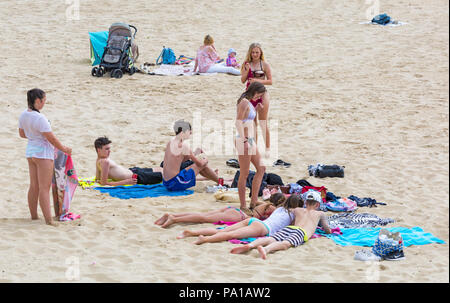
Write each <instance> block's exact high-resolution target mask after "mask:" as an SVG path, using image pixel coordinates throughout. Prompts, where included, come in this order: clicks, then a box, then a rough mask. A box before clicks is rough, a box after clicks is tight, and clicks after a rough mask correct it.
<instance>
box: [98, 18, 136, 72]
mask: <svg viewBox="0 0 450 303" xmlns="http://www.w3.org/2000/svg"><path fill="white" fill-rule="evenodd" d="M131 29H134V34H133V33H132V31H131ZM136 32H137V29H136V27H134V26H133V25H128V24H125V23H113V24H112V25H111V26H110V27H109V33H108V41H107V42H106V43H107V45H106V47H105V50H104V52H103V56H102V60H101V62H100V65H99V66H98V67H94V68H93V69H92V71H91V74H92V76H97V77H103V75H104V74H106V73H107V72H111V77H114V78H117V79H119V78H122V76H123V74H124V73H125V72H126V73H129V74H130V75H132V74H134V73H135V72H136V71H137V69H136V67H135V66H134V62H135V61H136V59H137V57H138V56H139V50H138V47H137V45H136V44H135V42H134V38H135V36H136Z"/></svg>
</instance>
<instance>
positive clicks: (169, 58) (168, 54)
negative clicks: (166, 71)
mask: <svg viewBox="0 0 450 303" xmlns="http://www.w3.org/2000/svg"><path fill="white" fill-rule="evenodd" d="M176 60H177V57H175V53H174V51H173V49H171V48H169V47H167V48H166V47H165V46H163V49H162V51H161V54H159V57H158V59H156V64H175V61H176Z"/></svg>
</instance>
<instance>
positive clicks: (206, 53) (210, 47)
mask: <svg viewBox="0 0 450 303" xmlns="http://www.w3.org/2000/svg"><path fill="white" fill-rule="evenodd" d="M219 60H220V57H219V55H218V54H217V51H216V48H215V47H214V39H213V38H212V37H211V36H210V35H206V36H205V39H204V40H203V45H202V46H200V48H199V49H198V50H197V56H196V57H195V65H194V73H196V72H197V70H198V72H199V73H229V74H233V75H240V74H241V72H240V71H239V70H238V69H235V68H234V67H232V66H226V65H223V64H219V63H217V61H219Z"/></svg>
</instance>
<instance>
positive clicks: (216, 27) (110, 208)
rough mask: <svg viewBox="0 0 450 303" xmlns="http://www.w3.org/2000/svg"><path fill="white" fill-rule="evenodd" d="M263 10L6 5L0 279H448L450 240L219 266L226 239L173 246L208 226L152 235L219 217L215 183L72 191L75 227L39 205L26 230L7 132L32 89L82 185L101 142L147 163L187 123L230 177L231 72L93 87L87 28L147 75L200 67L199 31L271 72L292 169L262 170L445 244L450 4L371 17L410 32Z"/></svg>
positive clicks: (344, 17)
mask: <svg viewBox="0 0 450 303" xmlns="http://www.w3.org/2000/svg"><path fill="white" fill-rule="evenodd" d="M103 2H107V3H108V4H107V5H105V4H101V3H103ZM216 2H217V3H216ZM261 2H263V3H264V4H260V1H242V2H241V1H238V2H233V4H232V5H230V2H229V1H214V4H212V3H213V2H206V1H205V3H201V4H200V3H199V2H198V1H171V4H173V6H172V7H169V6H167V5H161V3H162V1H147V0H135V1H118V0H116V1H88V0H81V1H80V2H79V18H78V19H79V20H72V19H73V18H72V17H73V16H74V15H73V12H72V10H71V7H70V6H69V5H68V4H65V2H64V1H43V0H36V1H1V2H0V24H1V25H2V37H3V43H0V62H2V67H1V69H0V87H1V89H0V94H1V96H0V102H1V106H2V113H1V121H2V124H3V127H2V131H0V143H1V144H0V155H1V162H0V180H1V181H2V184H3V190H2V191H1V194H0V234H1V236H0V260H1V261H0V282H68V281H72V280H71V279H74V280H75V281H80V282H449V249H448V244H444V245H439V244H431V245H425V246H411V247H407V248H406V249H405V256H406V259H405V260H403V261H400V262H387V261H384V262H381V263H365V262H361V261H355V260H353V256H354V253H355V251H357V250H360V249H362V247H356V246H348V247H341V246H338V245H336V244H335V243H334V242H333V241H332V240H330V239H325V238H321V239H314V240H311V241H310V242H308V243H307V244H306V245H304V246H302V247H299V248H296V249H290V250H288V251H282V252H278V253H276V254H273V255H269V258H268V259H267V260H265V261H264V260H261V259H260V258H259V256H258V254H257V252H256V251H254V252H251V253H249V254H247V255H239V256H236V255H232V254H230V253H229V251H230V249H231V248H233V247H235V246H234V244H231V243H228V242H223V243H215V244H205V245H202V246H196V245H194V244H192V242H193V241H194V239H193V238H190V239H183V240H177V239H176V236H177V235H178V234H180V232H181V231H182V230H184V229H186V228H197V227H209V226H211V224H200V225H188V224H184V225H175V226H173V227H171V228H169V229H162V228H160V227H159V226H156V225H154V224H153V222H154V221H155V220H156V219H157V218H158V217H159V216H161V215H162V214H163V213H164V212H181V211H208V210H214V209H218V208H219V207H223V206H224V205H229V204H224V203H223V202H217V201H216V200H215V199H214V197H213V195H212V194H208V193H206V192H205V187H206V186H207V185H211V182H198V185H197V186H196V187H195V188H194V190H195V193H194V195H190V196H183V197H174V198H168V197H161V198H145V199H131V200H120V199H117V198H112V197H110V196H109V195H106V194H101V193H99V192H98V191H94V190H82V189H81V188H78V189H77V192H76V194H75V199H74V201H73V205H72V209H71V211H72V212H74V213H77V214H81V216H82V219H81V220H77V221H74V222H70V223H60V224H58V226H57V227H56V228H55V227H49V226H46V225H45V224H44V222H43V217H42V215H41V212H40V210H39V214H40V216H41V219H40V221H34V222H32V221H31V220H30V219H29V211H28V206H27V187H28V184H29V182H28V178H29V177H28V167H27V162H26V159H25V147H26V140H23V139H21V138H19V136H18V129H17V128H18V127H17V125H18V117H19V115H20V113H21V112H22V111H23V110H24V109H25V108H26V91H27V90H29V89H31V88H34V87H39V88H41V89H43V90H45V91H46V92H47V100H48V103H47V105H46V106H45V108H44V110H43V111H42V112H43V114H44V115H45V116H46V117H47V118H48V119H49V120H50V121H51V124H52V128H53V131H54V133H55V134H56V135H57V137H58V138H59V139H60V140H61V141H62V142H63V143H64V144H66V145H69V146H71V147H72V148H73V158H74V161H75V165H76V169H77V172H78V175H79V176H81V177H90V176H92V175H94V174H95V158H96V153H95V150H94V148H93V142H94V140H95V139H96V138H97V137H98V136H103V135H106V136H108V137H110V139H111V140H112V141H113V153H112V158H113V159H114V160H115V161H116V162H118V163H120V164H122V165H124V166H127V167H130V166H135V165H136V166H141V167H152V166H156V165H158V164H159V163H160V161H161V160H162V158H163V155H164V146H165V143H166V142H167V141H168V140H169V139H170V137H171V135H172V130H171V127H172V124H173V122H174V121H175V120H177V119H180V118H184V119H186V120H188V121H191V122H192V121H193V120H194V119H198V121H201V124H199V123H197V124H194V133H195V134H197V136H198V135H199V134H200V135H201V136H200V138H201V139H202V145H203V147H204V148H205V150H206V152H207V153H208V152H209V161H210V164H211V166H212V167H214V168H218V169H219V170H220V173H221V174H222V175H224V176H225V177H227V178H232V177H233V176H234V173H235V169H233V168H229V167H227V166H226V165H225V161H226V160H227V159H229V158H234V157H235V156H234V155H233V154H229V153H226V152H225V141H224V140H225V139H223V138H224V136H222V135H223V134H224V129H225V126H226V125H227V124H226V123H229V124H230V123H231V124H232V123H234V118H235V110H236V107H235V104H236V99H237V97H238V96H239V94H240V93H241V92H242V91H243V88H244V85H243V84H241V82H240V79H239V77H234V76H230V75H224V74H219V75H210V76H193V77H169V76H168V77H163V76H150V75H144V74H135V75H133V76H128V75H125V76H124V77H123V78H122V79H120V80H116V79H111V78H110V77H109V76H107V77H104V78H96V77H92V76H91V75H90V72H91V66H90V62H89V37H88V32H90V31H91V32H95V31H102V30H107V29H108V27H109V25H110V24H111V23H113V22H117V21H123V22H128V23H130V24H133V25H135V26H136V27H137V28H138V33H137V37H136V39H137V43H138V45H139V49H140V58H139V60H138V64H140V63H143V62H144V61H149V62H154V60H155V59H156V58H157V56H158V55H159V53H160V51H161V48H162V46H163V45H164V46H168V47H171V48H173V50H174V51H175V54H176V55H177V56H178V55H180V54H183V55H186V56H195V52H196V49H197V48H198V47H199V46H200V44H201V43H202V41H203V37H204V35H205V34H210V35H212V36H213V37H214V39H215V41H216V43H215V46H216V48H217V50H218V51H219V53H220V55H221V56H222V57H225V56H226V53H227V50H228V49H229V48H230V47H233V48H235V49H236V51H237V57H238V60H239V61H241V62H242V60H243V58H244V56H245V53H246V51H247V48H248V46H249V44H250V43H252V42H260V43H261V44H262V47H263V50H264V52H265V56H266V60H267V61H268V62H269V64H270V65H271V66H272V70H273V85H272V86H270V87H268V90H269V93H270V97H271V108H270V115H269V117H270V123H271V129H272V132H273V138H272V142H273V150H275V149H277V150H278V155H275V156H274V157H277V158H281V159H283V160H285V161H287V162H291V163H292V166H291V167H290V168H288V169H282V168H275V167H267V171H268V172H273V173H276V174H279V175H280V176H281V177H282V178H283V181H284V182H285V183H289V182H296V181H297V180H299V179H307V180H308V181H309V182H311V183H312V184H314V185H317V186H320V185H324V186H326V187H327V188H328V189H329V190H330V191H332V192H333V193H335V194H337V195H341V196H348V195H351V194H353V195H356V196H358V197H371V198H374V199H377V200H378V201H381V202H385V203H387V205H386V206H379V207H378V208H370V209H369V208H360V209H359V210H358V212H369V213H375V214H377V215H379V216H381V217H389V218H393V219H395V220H396V223H394V224H391V225H389V226H392V227H393V226H404V227H413V226H420V227H422V228H423V229H424V230H425V231H426V232H430V233H432V234H433V235H435V236H436V237H439V238H441V239H442V240H444V241H445V242H446V243H448V241H449V174H448V165H449V132H448V125H449V115H448V110H449V85H448V83H449V76H448V72H449V61H448V60H449V49H448V43H449V36H448V34H449V22H448V12H449V4H448V1H444V0H439V1H437V0H433V1H418V0H408V1H405V0H402V1H380V12H387V13H388V14H389V15H391V16H392V17H393V18H394V19H397V20H400V21H403V22H407V23H408V24H407V25H403V26H399V27H381V26H372V25H362V24H360V22H364V21H366V11H367V10H368V9H369V6H370V4H366V2H365V1H362V0H358V1H340V2H339V3H337V2H336V1H324V0H319V1H278V0H277V1H275V0H268V1H261ZM341 2H342V3H341ZM75 17H76V15H75ZM75 19H76V18H75ZM213 127H216V129H215V130H214V128H213ZM213 131H216V133H213ZM213 140H217V141H221V142H224V144H223V145H222V146H220V145H213V144H212V142H213ZM217 141H214V142H217ZM217 144H218V143H217ZM214 148H216V150H215V151H214ZM316 163H325V164H338V165H344V166H345V178H327V179H318V178H314V177H310V176H309V175H308V172H307V166H308V165H310V164H316ZM231 205H237V204H231ZM330 214H331V213H330ZM374 273H375V274H374Z"/></svg>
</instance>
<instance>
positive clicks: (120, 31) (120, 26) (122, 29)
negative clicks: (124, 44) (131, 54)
mask: <svg viewBox="0 0 450 303" xmlns="http://www.w3.org/2000/svg"><path fill="white" fill-rule="evenodd" d="M109 35H110V36H122V37H131V38H134V37H133V35H132V32H131V27H130V25H128V24H126V23H122V22H117V23H113V24H111V26H110V27H109Z"/></svg>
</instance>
